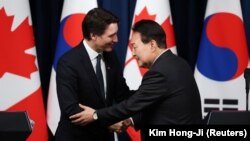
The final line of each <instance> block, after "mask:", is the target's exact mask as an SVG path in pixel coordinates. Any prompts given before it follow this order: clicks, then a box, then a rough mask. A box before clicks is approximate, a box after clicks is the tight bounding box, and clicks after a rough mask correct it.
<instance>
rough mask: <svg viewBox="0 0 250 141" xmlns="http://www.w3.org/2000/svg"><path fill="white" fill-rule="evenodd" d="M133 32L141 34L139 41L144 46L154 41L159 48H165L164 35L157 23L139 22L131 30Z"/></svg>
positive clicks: (150, 21)
mask: <svg viewBox="0 0 250 141" xmlns="http://www.w3.org/2000/svg"><path fill="white" fill-rule="evenodd" d="M132 30H133V31H134V32H139V33H140V34H141V40H142V42H143V43H144V44H146V43H149V42H150V40H155V41H156V43H157V44H158V46H159V48H166V47H167V46H166V33H165V31H164V30H163V28H162V27H161V25H159V24H158V23H157V22H155V21H153V20H140V21H138V22H136V23H135V24H134V26H133V28H132Z"/></svg>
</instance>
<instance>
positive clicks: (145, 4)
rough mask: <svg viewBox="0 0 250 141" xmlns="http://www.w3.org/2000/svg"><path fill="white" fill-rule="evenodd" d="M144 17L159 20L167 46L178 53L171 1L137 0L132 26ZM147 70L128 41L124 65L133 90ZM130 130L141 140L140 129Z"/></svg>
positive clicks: (128, 82)
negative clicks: (141, 64)
mask: <svg viewBox="0 0 250 141" xmlns="http://www.w3.org/2000/svg"><path fill="white" fill-rule="evenodd" d="M142 19H148V20H154V21H156V22H158V23H159V24H160V25H161V26H162V27H163V29H164V30H165V32H166V34H167V37H166V38H167V39H166V42H167V48H168V49H171V50H172V51H173V53H174V54H177V50H176V44H175V36H174V28H173V24H172V17H171V10H170V5H169V1H168V0H157V1H155V0H137V1H136V5H135V12H134V17H133V22H132V26H133V25H134V24H135V23H136V22H138V21H140V20H142ZM131 36H132V31H131V32H130V38H131ZM146 71H147V70H146V69H143V68H139V66H138V63H137V61H136V59H135V58H133V56H132V48H131V46H130V44H129V43H128V49H127V55H126V61H125V67H124V77H125V78H126V83H127V84H128V86H129V88H130V89H131V90H136V89H138V87H139V85H140V84H141V80H142V76H143V75H144V73H145V72H146ZM128 132H131V135H133V138H134V140H136V141H139V140H141V139H140V134H139V131H138V132H135V130H134V129H133V128H129V130H128Z"/></svg>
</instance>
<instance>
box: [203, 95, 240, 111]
mask: <svg viewBox="0 0 250 141" xmlns="http://www.w3.org/2000/svg"><path fill="white" fill-rule="evenodd" d="M238 109H239V108H238V99H218V98H205V99H204V113H205V114H207V113H208V112H211V111H237V110H238Z"/></svg>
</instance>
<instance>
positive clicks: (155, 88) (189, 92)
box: [70, 20, 202, 140]
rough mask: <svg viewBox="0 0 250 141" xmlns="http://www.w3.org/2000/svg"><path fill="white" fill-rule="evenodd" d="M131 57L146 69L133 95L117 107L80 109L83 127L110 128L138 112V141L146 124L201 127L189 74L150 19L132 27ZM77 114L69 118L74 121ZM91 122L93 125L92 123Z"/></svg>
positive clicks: (135, 122) (136, 125) (181, 60)
mask: <svg viewBox="0 0 250 141" xmlns="http://www.w3.org/2000/svg"><path fill="white" fill-rule="evenodd" d="M131 45H132V48H133V55H134V56H135V57H136V59H137V60H138V64H139V66H140V67H145V68H148V69H149V70H148V72H146V73H145V75H144V76H143V79H142V82H141V85H140V87H139V89H138V90H137V91H136V93H135V94H134V95H132V96H131V97H129V98H128V99H126V100H124V101H123V102H121V103H119V104H118V105H115V106H112V107H109V108H104V109H97V110H94V109H95V108H94V109H92V108H90V107H87V106H84V105H80V106H81V108H83V109H84V112H83V114H84V115H81V118H82V121H84V122H83V124H86V126H88V125H89V124H88V123H98V122H101V123H103V124H104V125H110V124H112V123H115V122H117V121H120V120H123V119H125V118H128V117H129V116H133V115H134V114H136V113H138V112H139V113H140V118H137V119H133V120H134V126H135V128H137V129H141V135H142V140H144V139H145V138H144V137H145V136H146V135H147V134H148V130H146V128H145V126H147V125H183V124H201V121H202V114H201V101H200V94H199V90H198V87H197V84H196V82H195V79H194V76H193V72H192V70H191V68H190V66H189V65H188V64H187V62H186V61H184V59H182V58H180V57H178V56H176V55H174V54H173V53H172V52H171V50H169V49H166V35H165V32H164V30H163V29H162V27H161V26H160V25H159V24H158V23H156V22H155V21H151V20H141V21H139V22H137V23H136V24H135V25H134V27H133V35H132V39H131ZM78 116H80V115H79V114H75V115H72V116H71V117H70V118H77V117H78ZM93 121H95V122H93Z"/></svg>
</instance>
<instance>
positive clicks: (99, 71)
mask: <svg viewBox="0 0 250 141" xmlns="http://www.w3.org/2000/svg"><path fill="white" fill-rule="evenodd" d="M96 59H97V62H96V76H97V79H98V82H99V85H100V89H101V93H102V96H103V98H104V99H105V92H104V81H103V75H102V69H101V59H102V55H101V54H99V55H98V56H97V58H96Z"/></svg>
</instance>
